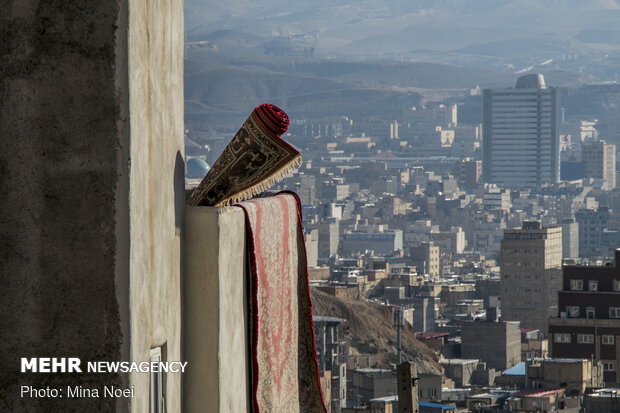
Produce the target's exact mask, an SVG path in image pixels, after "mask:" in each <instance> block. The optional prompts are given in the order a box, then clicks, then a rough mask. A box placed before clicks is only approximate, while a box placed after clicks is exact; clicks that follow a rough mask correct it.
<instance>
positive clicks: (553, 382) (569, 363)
mask: <svg viewBox="0 0 620 413" xmlns="http://www.w3.org/2000/svg"><path fill="white" fill-rule="evenodd" d="M525 366H526V368H525V375H526V387H527V388H530V389H560V388H562V389H565V390H566V392H567V393H568V394H570V395H580V394H583V393H584V392H585V391H586V388H588V387H590V388H596V387H600V386H601V385H602V383H603V381H602V374H601V372H602V368H601V366H598V365H597V364H596V363H592V360H590V359H580V358H548V359H536V360H534V361H533V362H531V363H525Z"/></svg>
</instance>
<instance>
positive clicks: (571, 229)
mask: <svg viewBox="0 0 620 413" xmlns="http://www.w3.org/2000/svg"><path fill="white" fill-rule="evenodd" d="M578 257H579V224H578V223H577V222H575V220H574V219H573V218H565V219H564V220H562V258H578Z"/></svg>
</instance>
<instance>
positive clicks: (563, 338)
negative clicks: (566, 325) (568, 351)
mask: <svg viewBox="0 0 620 413" xmlns="http://www.w3.org/2000/svg"><path fill="white" fill-rule="evenodd" d="M553 341H554V342H556V343H570V334H568V333H555V334H554V335H553Z"/></svg>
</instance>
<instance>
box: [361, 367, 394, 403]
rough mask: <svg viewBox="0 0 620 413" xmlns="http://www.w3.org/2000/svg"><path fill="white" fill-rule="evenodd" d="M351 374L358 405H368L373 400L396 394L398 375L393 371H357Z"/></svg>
mask: <svg viewBox="0 0 620 413" xmlns="http://www.w3.org/2000/svg"><path fill="white" fill-rule="evenodd" d="M351 373H352V374H351V376H352V382H351V383H352V385H353V388H352V390H353V392H354V394H355V396H354V400H355V401H356V402H357V404H368V402H369V401H370V400H371V399H376V398H378V397H386V396H394V395H395V394H396V390H397V389H396V373H395V372H393V371H392V370H385V369H355V370H353V371H352V372H351Z"/></svg>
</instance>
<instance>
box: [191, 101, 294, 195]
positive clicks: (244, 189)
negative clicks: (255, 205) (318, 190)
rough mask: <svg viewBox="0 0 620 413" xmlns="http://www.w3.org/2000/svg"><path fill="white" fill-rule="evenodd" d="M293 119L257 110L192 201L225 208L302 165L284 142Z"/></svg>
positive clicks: (266, 107) (276, 111)
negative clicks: (290, 120)
mask: <svg viewBox="0 0 620 413" xmlns="http://www.w3.org/2000/svg"><path fill="white" fill-rule="evenodd" d="M288 125H289V118H288V116H287V115H286V113H284V111H283V110H282V109H280V108H278V107H277V106H274V105H271V104H269V103H265V104H263V105H260V106H259V107H257V108H255V109H254V111H253V112H252V113H251V114H250V116H249V117H248V119H247V120H246V121H245V122H244V124H243V126H241V129H239V131H238V132H237V133H236V134H235V136H234V137H233V139H232V141H231V142H230V143H229V144H228V146H227V147H226V148H225V149H224V152H223V153H222V154H221V155H220V156H219V158H218V159H217V160H216V161H215V163H214V164H213V167H212V168H211V169H210V170H209V172H207V175H206V176H205V177H204V179H203V180H202V182H201V183H200V185H198V187H197V188H196V190H194V192H193V193H192V195H191V196H190V198H189V200H188V202H189V204H190V205H193V206H198V205H204V206H224V205H230V204H233V203H235V202H240V201H243V200H245V199H248V198H251V197H252V196H254V195H257V194H259V193H261V192H263V191H264V190H266V189H267V188H269V187H270V186H271V185H273V184H274V183H275V182H276V181H278V180H280V179H282V178H283V177H284V176H286V175H287V174H288V173H289V172H290V171H291V170H292V169H294V168H298V167H299V165H301V155H299V152H297V151H296V150H295V149H294V148H293V147H292V146H290V145H289V144H288V143H286V142H285V141H283V140H282V139H280V135H282V134H283V133H284V132H286V130H287V129H288Z"/></svg>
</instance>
